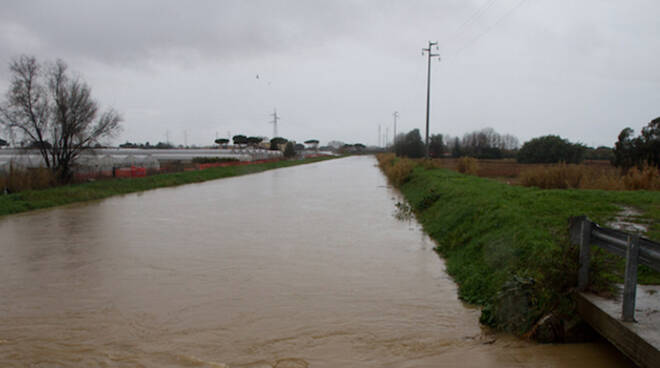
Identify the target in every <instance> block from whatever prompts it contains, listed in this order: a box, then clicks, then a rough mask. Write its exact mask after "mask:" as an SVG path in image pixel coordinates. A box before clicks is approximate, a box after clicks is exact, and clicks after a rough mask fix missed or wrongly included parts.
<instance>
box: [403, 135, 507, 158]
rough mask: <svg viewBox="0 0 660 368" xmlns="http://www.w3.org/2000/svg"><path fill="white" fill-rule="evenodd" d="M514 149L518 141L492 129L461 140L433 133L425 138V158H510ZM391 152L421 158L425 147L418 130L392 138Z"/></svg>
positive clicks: (465, 136)
mask: <svg viewBox="0 0 660 368" xmlns="http://www.w3.org/2000/svg"><path fill="white" fill-rule="evenodd" d="M518 146H519V143H518V138H516V137H514V136H512V135H510V134H505V135H501V134H499V133H497V132H496V131H495V130H494V129H493V128H486V129H482V130H478V131H474V132H472V133H467V134H465V135H464V136H463V138H462V139H460V138H458V137H456V138H450V137H447V138H445V137H444V136H443V135H442V134H433V135H431V136H430V137H429V156H430V157H443V156H444V155H445V153H451V156H452V157H462V156H471V157H476V158H503V157H512V156H513V155H514V154H515V151H516V150H517V149H518ZM394 152H395V153H396V154H397V155H399V156H407V157H424V156H425V153H426V147H425V145H424V143H423V142H422V137H421V135H420V133H419V129H414V130H412V131H410V132H408V133H401V134H398V135H397V136H396V137H395V139H394Z"/></svg>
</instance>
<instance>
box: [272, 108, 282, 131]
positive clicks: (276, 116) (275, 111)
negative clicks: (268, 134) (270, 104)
mask: <svg viewBox="0 0 660 368" xmlns="http://www.w3.org/2000/svg"><path fill="white" fill-rule="evenodd" d="M270 116H272V117H273V120H272V121H271V123H272V124H273V138H275V137H277V121H278V120H280V116H279V115H277V109H275V108H274V109H273V113H272V114H270Z"/></svg>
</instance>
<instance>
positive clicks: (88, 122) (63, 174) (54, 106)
mask: <svg viewBox="0 0 660 368" xmlns="http://www.w3.org/2000/svg"><path fill="white" fill-rule="evenodd" d="M67 69H68V68H67V65H66V64H65V63H64V62H63V61H61V60H58V61H56V62H55V63H54V64H52V65H50V66H48V67H44V66H43V65H41V64H39V63H38V62H37V60H36V59H35V58H34V57H32V56H21V57H20V58H18V59H16V60H14V61H12V62H11V63H10V65H9V70H10V76H11V81H10V83H9V89H8V92H7V100H6V101H4V102H3V103H2V104H0V125H2V126H4V127H5V128H7V129H8V130H10V131H11V132H12V133H17V134H18V136H19V139H21V140H26V141H28V142H29V146H32V147H36V149H37V150H38V152H39V154H40V155H41V157H42V159H43V162H44V164H45V165H46V167H47V168H49V169H50V170H51V171H52V172H53V173H55V174H56V176H57V178H58V180H59V181H60V182H61V183H66V182H69V181H70V180H71V178H72V177H73V173H72V167H73V165H74V164H75V162H76V160H77V159H78V157H79V156H80V154H81V153H82V152H83V151H86V150H89V149H91V148H93V145H94V144H96V143H98V142H99V141H100V140H102V139H105V138H108V137H111V136H113V135H114V134H115V133H117V132H118V131H119V130H120V125H119V123H120V122H121V117H120V116H119V114H118V113H117V112H115V111H114V110H108V111H105V112H100V111H99V106H98V103H97V102H96V101H95V100H94V99H93V98H92V92H91V88H90V87H89V86H88V85H87V83H85V82H84V81H82V80H81V79H80V78H78V77H76V76H75V75H74V76H71V75H70V74H69V72H68V71H67Z"/></svg>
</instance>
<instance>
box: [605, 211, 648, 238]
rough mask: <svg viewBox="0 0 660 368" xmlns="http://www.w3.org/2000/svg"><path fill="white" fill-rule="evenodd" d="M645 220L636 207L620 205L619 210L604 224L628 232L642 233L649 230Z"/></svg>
mask: <svg viewBox="0 0 660 368" xmlns="http://www.w3.org/2000/svg"><path fill="white" fill-rule="evenodd" d="M647 222H648V220H646V219H644V218H642V213H641V212H640V211H639V210H637V209H636V208H633V207H628V206H621V212H619V213H618V214H617V215H616V216H615V217H614V220H612V221H610V222H608V223H606V224H605V226H607V227H610V228H612V229H616V230H621V231H625V232H629V233H636V234H644V233H646V232H647V231H648V230H649V224H648V223H647Z"/></svg>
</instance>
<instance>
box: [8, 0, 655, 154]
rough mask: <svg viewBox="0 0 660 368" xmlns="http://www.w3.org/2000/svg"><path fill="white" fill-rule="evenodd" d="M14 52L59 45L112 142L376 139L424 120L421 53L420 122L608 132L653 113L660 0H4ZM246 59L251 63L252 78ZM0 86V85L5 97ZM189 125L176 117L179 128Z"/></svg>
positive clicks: (597, 140) (585, 138)
mask: <svg viewBox="0 0 660 368" xmlns="http://www.w3.org/2000/svg"><path fill="white" fill-rule="evenodd" d="M1 9H2V11H1V12H0V90H2V91H3V93H4V91H6V90H7V86H8V78H9V77H8V67H7V66H8V63H9V61H10V60H11V59H12V58H13V57H16V56H18V55H21V54H29V55H34V56H36V57H37V58H38V59H39V60H42V61H52V60H55V59H58V58H60V59H63V60H64V61H65V62H67V64H69V66H70V68H71V70H75V71H76V72H77V73H79V75H80V76H81V77H83V78H84V79H85V80H86V81H87V82H88V83H89V84H90V85H91V87H92V91H93V95H94V96H95V97H96V98H97V99H98V101H99V102H100V104H101V105H102V106H105V107H110V106H111V107H113V108H115V109H116V110H118V111H119V112H120V113H121V114H122V116H123V118H124V122H123V132H122V133H121V134H120V135H119V136H118V137H117V138H116V139H115V140H114V143H122V142H125V141H126V140H129V141H131V142H136V141H137V142H144V141H149V142H151V143H152V144H153V143H156V142H158V141H165V139H166V135H167V134H168V132H169V139H170V141H171V142H173V143H175V144H183V143H184V138H185V137H186V135H187V141H188V144H197V145H207V144H210V143H212V142H213V140H214V139H215V137H216V134H217V135H218V136H219V137H226V136H227V135H228V134H232V135H234V134H245V135H259V136H268V137H272V135H273V126H272V124H269V122H270V121H271V120H272V117H271V116H270V114H272V112H273V109H274V108H277V112H278V114H279V115H280V116H281V120H280V122H279V124H278V130H279V135H281V136H284V137H287V138H290V139H294V140H297V141H304V140H307V139H312V138H316V139H319V140H321V142H322V143H326V142H328V141H329V140H341V141H344V142H349V143H355V142H361V143H364V144H368V145H373V144H376V143H378V127H379V124H380V125H381V126H382V134H383V135H384V134H386V133H389V136H390V139H391V136H392V132H393V126H392V125H393V117H392V113H393V112H394V111H398V112H399V114H400V118H399V123H398V127H397V130H398V131H399V132H401V131H408V130H411V129H414V128H420V131H421V132H422V134H424V124H425V111H426V66H427V65H426V63H427V59H426V57H424V56H422V55H421V49H422V48H423V47H426V46H427V42H428V41H429V40H431V41H435V40H437V41H438V42H439V49H438V50H437V53H439V54H440V55H441V57H442V60H441V61H440V62H438V61H437V60H436V61H434V62H433V63H432V64H431V65H432V77H431V133H443V134H450V135H452V136H462V135H463V134H464V133H467V132H470V131H473V130H478V129H482V128H485V127H492V128H494V129H495V130H496V131H498V132H499V133H502V134H505V133H510V134H513V135H515V136H517V137H518V138H519V139H520V140H521V142H524V141H526V140H528V139H530V138H533V137H537V136H541V135H546V134H558V135H560V136H562V137H564V138H568V139H569V140H571V141H578V142H582V143H585V144H588V145H592V146H597V145H609V146H611V145H613V143H614V142H615V141H616V137H617V135H618V134H619V132H620V131H621V129H623V128H624V127H626V126H630V127H632V128H633V129H635V131H636V132H639V130H640V128H641V127H642V126H644V125H646V124H647V123H648V122H649V121H651V120H652V119H653V118H655V117H657V116H660V67H658V65H659V64H658V63H659V60H660V22H659V21H658V15H659V14H660V1H657V0H631V1H621V0H611V1H607V0H580V1H575V0H527V1H525V0H523V1H521V0H472V1H468V0H430V1H414V0H407V1H387V0H373V1H367V0H365V1H311V0H307V1H305V0H299V1H293V0H291V1H276V0H264V1H248V0H242V1H164V0H153V1H136V0H131V1H119V0H113V1H109V0H108V1H92V0H80V1H66V0H58V1H27V0H17V1H10V0H3V1H2V4H1ZM257 75H258V78H257ZM3 99H4V98H3ZM184 132H187V133H184Z"/></svg>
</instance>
